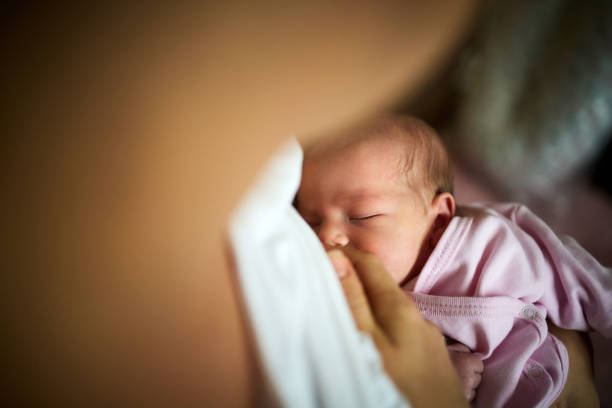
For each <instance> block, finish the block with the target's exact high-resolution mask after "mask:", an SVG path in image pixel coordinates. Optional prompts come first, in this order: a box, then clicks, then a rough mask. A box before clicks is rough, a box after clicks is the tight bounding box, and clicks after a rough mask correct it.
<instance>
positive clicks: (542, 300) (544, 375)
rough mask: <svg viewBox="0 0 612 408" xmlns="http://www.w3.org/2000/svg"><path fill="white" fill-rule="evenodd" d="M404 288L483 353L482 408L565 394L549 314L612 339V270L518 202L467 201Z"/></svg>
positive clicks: (429, 315) (560, 350) (545, 402)
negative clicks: (553, 229)
mask: <svg viewBox="0 0 612 408" xmlns="http://www.w3.org/2000/svg"><path fill="white" fill-rule="evenodd" d="M409 287H410V288H411V289H412V290H410V291H408V288H409ZM405 290H406V291H407V293H408V294H409V296H410V297H411V298H412V300H414V302H415V303H416V305H417V306H418V307H419V309H420V310H421V313H422V314H423V315H424V316H425V318H426V319H428V320H430V321H431V322H433V323H434V324H436V325H437V326H438V327H439V328H440V329H441V330H442V331H443V332H444V334H446V335H447V336H450V337H452V338H453V339H455V340H457V341H459V342H460V343H463V344H465V345H467V346H468V347H469V348H471V349H472V351H474V352H478V353H482V355H483V356H484V364H485V369H484V373H483V377H482V382H481V384H480V386H479V387H478V390H477V393H476V398H475V400H474V401H473V405H474V406H476V407H502V406H504V407H506V406H515V407H548V406H550V405H551V404H552V402H554V400H555V399H556V398H557V397H558V395H559V393H560V392H561V390H562V389H563V386H564V384H565V381H566V379H567V372H568V366H569V364H568V356H567V351H566V349H565V346H564V345H563V344H562V343H561V342H560V341H559V340H557V338H555V337H554V336H553V335H551V334H550V333H548V328H547V325H546V318H547V317H548V318H549V319H550V320H551V321H552V322H553V323H554V324H556V325H557V326H559V327H563V328H567V329H572V330H583V331H586V330H596V331H598V332H600V333H602V334H603V335H604V336H606V337H608V338H609V337H612V271H611V270H610V269H609V268H604V267H603V266H601V265H600V264H599V263H598V262H597V261H596V260H595V259H594V258H593V257H592V256H591V255H589V254H588V253H587V252H586V251H585V250H584V249H582V248H581V247H580V246H579V245H578V244H577V243H576V242H575V241H574V240H572V239H571V238H567V239H566V238H562V239H561V238H559V237H557V236H556V235H555V233H554V232H553V231H552V230H551V229H550V228H549V227H548V226H547V225H546V224H545V223H544V222H543V221H542V220H540V219H539V218H538V217H536V216H535V215H534V214H533V213H532V212H531V211H529V209H527V208H526V207H524V206H521V205H518V204H486V205H484V204H474V205H470V206H465V207H461V208H459V209H458V211H457V216H456V217H454V218H453V219H452V220H451V222H450V224H449V226H448V227H447V229H446V231H445V232H444V234H443V235H442V238H441V239H440V241H439V243H438V245H437V246H436V248H435V250H434V251H433V253H432V254H431V256H430V258H429V259H428V261H427V263H426V264H425V266H424V267H423V269H422V271H421V273H420V274H419V276H418V277H417V278H416V280H413V281H412V282H410V283H409V284H408V285H406V287H405Z"/></svg>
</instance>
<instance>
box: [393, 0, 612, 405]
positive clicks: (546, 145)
mask: <svg viewBox="0 0 612 408" xmlns="http://www.w3.org/2000/svg"><path fill="white" fill-rule="evenodd" d="M396 110H398V111H400V112H405V113H410V114H414V115H416V116H419V117H421V118H423V119H425V120H426V121H427V122H429V123H430V124H431V125H432V126H434V127H435V128H436V129H437V130H438V131H439V132H440V133H441V135H442V137H443V139H444V140H445V142H446V143H447V145H448V146H449V149H450V151H451V155H452V157H453V160H454V165H455V170H456V174H455V192H456V196H457V201H458V202H459V203H465V202H469V201H492V200H493V201H499V200H503V201H519V202H522V203H525V204H527V205H528V206H529V207H530V208H531V209H532V210H533V211H534V212H535V213H536V214H538V215H539V216H540V217H542V218H543V219H544V220H545V221H546V222H548V224H549V225H551V226H552V228H553V229H554V230H555V231H556V232H557V233H559V234H567V235H570V236H572V237H574V238H575V239H576V240H577V241H578V242H579V243H580V244H581V245H582V246H583V247H585V248H586V249H587V250H588V251H589V252H590V253H591V254H593V255H594V256H595V257H596V258H597V259H598V260H599V262H600V263H602V264H604V265H606V266H610V265H612V232H611V228H612V181H611V178H610V176H611V175H612V126H611V125H612V2H610V1H597V0H588V1H570V0H539V1H536V2H534V1H528V0H513V1H506V0H494V1H490V2H486V3H481V7H480V8H479V10H478V13H477V16H476V18H475V20H474V24H473V27H472V29H471V30H470V33H469V35H468V36H467V37H466V39H465V41H463V43H462V44H461V46H460V47H458V49H457V51H456V52H455V53H454V54H453V55H452V56H451V57H450V58H449V59H448V60H447V62H446V63H445V64H443V66H442V67H441V68H440V69H439V70H438V71H437V72H435V73H432V77H431V80H430V81H428V82H427V84H426V85H425V86H423V87H422V88H421V89H420V92H419V93H418V95H417V96H416V97H415V98H410V99H409V100H406V101H403V102H402V103H400V104H398V106H396ZM593 342H594V346H595V350H596V356H598V357H599V359H598V360H596V367H595V368H596V378H597V381H598V388H599V391H600V394H601V403H602V406H612V391H610V390H609V382H610V380H611V379H612V369H611V366H612V364H611V362H612V358H611V357H610V356H612V347H610V345H609V344H606V342H605V341H603V339H602V338H600V337H599V336H593ZM608 343H609V342H608ZM602 356H604V357H605V358H603V359H601V357H602Z"/></svg>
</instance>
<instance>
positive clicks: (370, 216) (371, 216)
mask: <svg viewBox="0 0 612 408" xmlns="http://www.w3.org/2000/svg"><path fill="white" fill-rule="evenodd" d="M379 215H380V214H372V215H366V216H362V217H349V220H350V221H364V220H369V219H371V218H374V217H378V216H379Z"/></svg>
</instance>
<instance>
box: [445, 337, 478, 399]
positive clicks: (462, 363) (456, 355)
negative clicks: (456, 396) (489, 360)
mask: <svg viewBox="0 0 612 408" xmlns="http://www.w3.org/2000/svg"><path fill="white" fill-rule="evenodd" d="M446 348H447V350H448V354H449V355H450V358H451V361H452V362H453V366H454V367H455V371H457V374H459V378H461V383H462V384H463V392H464V394H465V397H466V398H467V399H468V401H471V400H473V399H474V396H475V395H476V388H478V385H479V384H480V380H481V379H482V371H483V370H484V364H483V363H482V357H481V356H480V355H479V354H477V353H472V351H471V350H470V349H469V348H468V347H467V346H465V345H463V344H461V343H453V344H450V345H448V346H446Z"/></svg>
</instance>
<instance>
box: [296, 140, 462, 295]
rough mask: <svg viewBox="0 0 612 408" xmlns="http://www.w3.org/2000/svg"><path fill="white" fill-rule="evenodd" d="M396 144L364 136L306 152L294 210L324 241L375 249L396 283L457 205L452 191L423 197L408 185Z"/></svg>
mask: <svg viewBox="0 0 612 408" xmlns="http://www.w3.org/2000/svg"><path fill="white" fill-rule="evenodd" d="M399 147H400V146H398V143H377V142H376V141H365V142H361V143H358V144H357V145H356V146H350V147H347V148H343V149H341V150H340V151H332V152H326V151H323V152H315V153H313V154H308V155H307V156H306V157H305V159H304V165H303V172H302V183H301V185H300V188H299V190H298V194H297V208H298V211H299V212H300V214H301V215H302V216H303V217H304V219H305V220H306V221H307V222H308V223H309V224H310V226H311V227H312V228H313V229H314V230H315V232H316V233H317V235H318V236H319V239H320V240H321V242H322V243H323V244H324V245H328V246H340V247H345V246H348V247H351V248H357V249H361V250H363V251H367V252H371V253H374V254H376V255H377V256H378V257H379V259H380V260H381V262H382V263H383V265H384V266H385V268H386V269H387V271H388V272H389V274H390V275H391V276H392V278H393V280H394V281H395V282H397V283H401V282H404V281H406V280H407V279H410V278H412V277H414V276H416V274H418V272H419V271H420V269H421V267H422V266H423V264H424V262H425V261H426V259H427V257H428V256H429V254H430V253H431V251H432V250H433V248H434V247H435V244H436V243H437V240H438V239H439V237H440V235H441V233H442V232H443V231H444V229H445V228H446V225H448V222H449V221H450V219H451V218H452V216H453V214H454V208H455V204H454V200H453V198H452V196H451V195H450V194H446V193H445V194H440V195H438V196H436V197H435V198H433V199H431V201H430V202H426V203H425V202H423V198H422V195H421V194H420V193H419V192H417V191H415V190H414V189H413V188H411V187H409V186H408V183H407V182H406V179H405V177H406V176H405V175H403V174H402V173H401V171H400V164H399V163H400V159H401V156H400V153H398V150H399ZM411 172H412V174H409V175H407V176H408V177H418V173H417V174H414V172H418V170H416V169H413V170H411Z"/></svg>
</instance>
